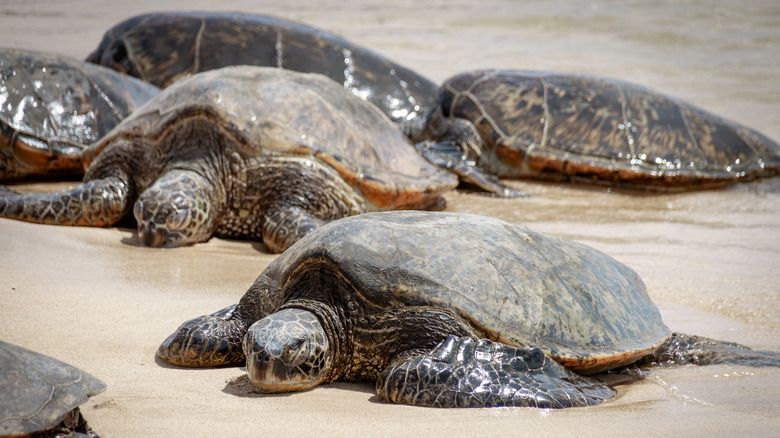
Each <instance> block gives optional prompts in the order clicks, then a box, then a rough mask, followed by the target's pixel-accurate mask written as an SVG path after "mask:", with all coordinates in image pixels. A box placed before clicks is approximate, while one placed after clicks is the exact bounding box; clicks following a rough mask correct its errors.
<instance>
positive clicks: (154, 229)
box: [138, 222, 171, 248]
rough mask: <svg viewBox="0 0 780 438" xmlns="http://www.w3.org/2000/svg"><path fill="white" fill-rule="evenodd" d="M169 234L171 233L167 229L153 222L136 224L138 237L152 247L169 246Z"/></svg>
mask: <svg viewBox="0 0 780 438" xmlns="http://www.w3.org/2000/svg"><path fill="white" fill-rule="evenodd" d="M170 236H171V233H169V232H168V230H167V229H165V228H164V227H158V226H157V224H155V223H154V222H148V223H139V224H138V237H139V238H140V239H141V242H142V243H143V244H144V245H145V246H151V247H153V248H160V247H163V246H170V243H171V242H170V240H171V239H169V237H170Z"/></svg>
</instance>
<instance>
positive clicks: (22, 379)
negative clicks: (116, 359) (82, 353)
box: [0, 341, 106, 437]
mask: <svg viewBox="0 0 780 438" xmlns="http://www.w3.org/2000/svg"><path fill="white" fill-rule="evenodd" d="M0 370H2V372H0V435H1V436H7V435H13V436H29V435H32V434H35V436H55V435H56V436H68V437H86V436H91V437H95V436H97V435H95V434H94V432H92V429H90V427H89V426H88V425H87V422H86V421H85V420H84V418H83V417H82V416H81V413H80V412H79V405H81V404H83V403H84V402H86V401H87V399H88V398H89V397H91V396H93V395H95V394H98V393H100V392H103V390H105V389H106V385H105V383H103V382H101V381H100V380H98V379H97V378H95V377H93V376H91V375H90V374H87V373H86V372H84V371H81V370H80V369H78V368H75V367H73V366H71V365H68V364H66V363H64V362H60V361H59V360H57V359H54V358H51V357H49V356H44V355H42V354H39V353H36V352H34V351H30V350H28V349H26V348H22V347H19V346H17V345H12V344H9V343H7V342H3V341H0Z"/></svg>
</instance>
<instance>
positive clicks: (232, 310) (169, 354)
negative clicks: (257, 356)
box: [157, 305, 247, 367]
mask: <svg viewBox="0 0 780 438" xmlns="http://www.w3.org/2000/svg"><path fill="white" fill-rule="evenodd" d="M236 307H237V306H236V305H232V306H229V307H226V308H224V309H222V310H220V311H218V312H214V313H212V314H211V315H205V316H200V317H198V318H194V319H191V320H189V321H187V322H185V323H184V324H182V325H181V326H180V327H179V328H178V329H176V331H175V332H174V333H173V334H172V335H170V336H168V338H167V339H166V340H165V341H163V343H162V344H161V345H160V347H159V348H158V349H157V357H159V358H160V359H162V360H164V361H166V362H168V363H170V364H173V365H178V366H182V367H215V366H220V365H233V364H239V363H242V362H243V361H244V352H243V350H242V346H241V345H242V341H243V339H244V334H245V333H246V331H247V324H246V322H245V321H244V320H243V319H242V318H240V317H238V316H237V315H236Z"/></svg>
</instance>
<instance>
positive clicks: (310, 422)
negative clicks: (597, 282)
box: [0, 0, 780, 437]
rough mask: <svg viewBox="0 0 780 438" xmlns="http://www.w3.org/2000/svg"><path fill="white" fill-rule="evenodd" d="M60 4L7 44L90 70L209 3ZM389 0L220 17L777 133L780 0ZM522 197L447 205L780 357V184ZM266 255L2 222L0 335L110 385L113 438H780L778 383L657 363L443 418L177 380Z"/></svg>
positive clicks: (108, 415) (354, 399)
mask: <svg viewBox="0 0 780 438" xmlns="http://www.w3.org/2000/svg"><path fill="white" fill-rule="evenodd" d="M65 3H66V2H61V3H56V4H52V3H50V2H43V1H26V2H21V1H2V2H1V3H0V45H2V46H10V47H21V48H29V49H37V50H45V51H49V52H54V53H62V54H67V55H71V56H74V57H77V58H83V57H85V56H86V55H87V54H88V53H89V52H90V51H91V50H92V49H93V48H94V47H95V46H96V45H97V43H98V41H99V40H100V37H101V36H102V33H103V32H104V31H105V30H106V29H107V28H108V27H110V26H111V25H112V24H114V23H115V22H117V21H119V20H121V19H123V18H125V17H128V16H130V15H132V14H136V13H141V12H147V11H152V10H173V9H184V8H187V9H198V10H209V9H214V6H211V5H210V3H211V2H205V1H188V2H184V1H154V2H152V1H145V0H137V1H134V2H124V4H122V5H119V6H116V7H115V8H107V7H105V6H103V2H98V1H95V0H90V1H71V2H67V5H66V4H65ZM383 3H384V2H379V1H372V2H358V1H352V0H348V1H346V2H334V1H330V0H329V1H325V2H317V1H308V2H303V1H291V2H287V3H286V4H285V5H277V4H273V3H272V2H255V1H252V2H250V1H243V2H241V1H236V2H223V3H222V4H220V5H219V6H218V7H219V8H220V9H223V10H234V11H238V10H240V11H246V12H255V13H268V14H273V15H278V16H282V17H286V18H291V19H297V20H301V21H305V22H308V23H310V24H314V25H318V26H320V27H323V28H325V29H328V30H331V31H334V32H337V33H339V34H341V35H343V36H345V37H347V38H350V39H353V40H354V41H356V42H359V43H362V44H364V45H366V46H368V47H371V48H373V49H375V50H377V51H379V52H380V53H383V54H385V55H387V56H389V57H391V58H392V59H394V60H396V61H398V62H400V63H402V64H404V65H406V66H408V67H411V68H414V69H415V70H417V71H419V72H420V73H422V74H424V75H426V76H429V77H430V78H431V79H434V80H436V81H441V80H444V79H446V78H447V77H449V76H450V75H452V74H455V73H458V72H461V71H466V70H470V69H474V68H480V67H506V68H528V69H542V70H555V71H577V72H586V73H593V74H601V75H609V76H612V77H616V78H620V79H625V80H630V81H633V82H637V83H640V84H643V85H646V86H649V87H652V88H654V89H656V90H658V91H663V92H666V93H668V94H672V95H675V96H678V97H681V98H684V99H686V100H688V101H690V102H692V103H695V104H698V105H701V106H703V107H705V108H707V109H708V110H710V111H713V112H715V113H717V114H721V115H723V116H726V117H728V118H731V119H734V120H736V121H739V122H742V123H745V124H748V125H749V126H752V127H754V128H757V129H759V130H761V131H762V132H764V133H765V134H767V135H769V136H770V137H772V138H774V139H780V82H778V81H777V78H778V77H780V5H778V4H777V2H775V1H772V0H769V1H749V2H747V3H744V4H740V5H739V6H737V5H734V6H731V5H730V3H729V2H727V1H725V0H724V1H720V2H718V1H716V2H703V1H702V2H686V3H679V2H660V3H659V2H653V1H634V2H614V4H612V3H609V2H602V3H596V4H593V5H580V2H575V1H571V2H567V1H552V2H540V3H539V4H534V3H530V2H517V1H496V0H488V1H482V2H463V1H454V2H453V1H447V2H424V1H415V2H412V1H397V2H394V3H393V6H392V7H391V8H388V7H385V6H380V5H381V4H383ZM477 3H478V4H477ZM264 4H265V5H264ZM511 184H512V185H513V186H515V187H517V188H521V189H523V190H525V191H526V192H527V193H528V194H529V195H530V198H529V199H525V200H517V199H515V200H502V199H493V198H489V197H486V196H482V195H479V194H475V193H467V192H455V193H451V194H448V195H447V196H446V198H447V201H448V207H447V210H448V211H459V212H468V213H479V214H487V215H491V216H495V217H499V218H501V219H503V220H507V221H509V222H513V223H518V224H523V225H527V226H530V227H532V228H534V229H537V230H540V231H545V232H548V233H552V234H555V235H559V236H562V237H565V238H569V239H574V240H577V241H580V242H583V243H585V244H588V245H591V246H593V247H596V248H598V249H600V250H602V251H604V252H606V253H608V254H610V255H611V256H613V257H615V258H617V259H618V260H620V261H622V262H624V263H626V264H628V265H629V266H631V267H633V268H634V269H636V270H637V271H638V272H639V273H640V275H641V276H642V277H643V279H644V280H645V282H646V284H647V286H648V290H649V292H650V295H651V296H652V298H653V299H654V300H655V301H656V303H657V305H658V306H659V308H660V309H661V312H662V314H663V317H664V319H665V321H666V323H667V325H669V327H670V328H672V329H673V330H677V331H682V332H686V333H692V334H694V333H695V334H699V335H705V336H710V337H716V338H720V339H726V340H731V341H737V342H741V343H744V344H747V345H750V346H753V347H756V348H764V349H773V350H780V286H778V285H779V284H780V245H778V244H780V178H775V179H772V180H767V181H758V182H753V183H748V184H743V185H738V186H734V187H730V188H727V189H722V190H713V191H701V192H691V193H676V194H668V193H653V194H648V193H641V192H625V191H620V190H608V189H605V188H602V187H593V186H575V185H565V184H546V183H536V182H524V181H516V182H512V183H511ZM60 186H61V185H60ZM58 187H59V186H58ZM50 188H51V187H50V185H49V184H45V183H42V184H28V185H23V186H20V187H17V189H19V190H23V191H41V190H49V189H50ZM273 258H274V256H273V255H270V254H268V253H267V252H266V251H265V249H264V247H263V245H262V244H256V243H252V242H244V241H230V240H223V239H212V240H211V241H209V242H208V243H205V244H201V245H196V246H193V247H188V248H176V249H164V250H161V249H150V248H143V247H139V246H137V244H136V236H135V231H134V230H132V229H130V228H109V229H80V228H68V227H53V226H43V225H33V224H26V223H21V222H15V221H9V220H4V219H0V320H2V324H1V325H0V339H3V340H6V341H9V342H13V343H16V344H20V345H22V346H25V347H28V348H32V349H34V350H37V351H40V352H43V353H46V354H49V355H52V356H54V357H57V358H59V359H61V360H64V361H67V362H69V363H72V364H74V365H76V366H79V367H81V368H83V369H85V370H87V371H89V372H90V373H92V374H93V375H95V376H97V377H99V378H100V379H102V380H104V381H105V382H106V383H107V385H108V389H107V390H106V391H105V392H104V393H102V394H100V395H98V396H95V397H93V398H92V399H91V400H90V401H89V402H88V403H87V404H86V405H85V406H84V407H83V412H84V414H85V415H86V417H87V419H88V421H89V423H90V424H91V425H92V427H93V428H94V429H95V430H96V431H97V432H98V433H100V434H101V435H102V436H105V437H131V436H211V435H222V436H248V435H257V434H264V435H270V436H277V435H293V434H296V435H305V436H311V435H317V436H329V435H337V436H358V435H369V436H401V435H403V436H409V435H417V436H444V435H450V436H451V435H458V436H460V435H474V434H477V433H481V434H483V435H500V436H505V435H518V434H520V433H521V432H522V433H523V434H525V435H528V436H552V435H555V436H561V435H573V434H577V435H582V436H599V437H603V436H625V435H632V436H649V435H658V434H661V435H671V434H675V435H683V436H691V435H694V436H734V435H737V434H739V435H747V436H773V435H774V436H776V434H777V431H778V430H780V403H779V402H778V400H780V370H778V369H752V368H744V367H732V366H712V367H685V368H677V369H668V370H655V371H653V372H652V373H650V375H649V376H648V377H647V378H646V379H644V380H641V381H635V382H631V383H625V384H620V385H618V386H617V387H616V388H617V390H618V395H617V396H616V397H615V398H613V399H611V400H608V401H607V402H605V403H603V404H602V405H600V406H596V407H592V408H579V409H568V410H560V411H550V410H539V409H523V408H498V409H481V410H480V409H472V410H454V409H453V410H444V409H429V408H419V407H408V406H394V405H390V404H385V403H382V402H381V401H379V400H378V398H377V397H376V396H375V394H374V391H373V386H372V385H371V384H349V383H337V384H332V385H326V386H323V387H319V388H316V389H314V390H312V391H308V392H303V393H295V394H286V395H274V396H267V395H261V394H255V393H253V392H252V391H251V389H250V385H249V384H248V381H247V379H246V378H245V376H244V374H245V373H244V371H243V370H242V369H241V368H219V369H198V370H191V369H179V368H172V367H169V366H167V365H165V364H163V363H161V362H159V361H156V360H155V357H154V352H155V350H156V348H157V345H158V344H159V343H160V342H161V341H162V340H163V339H164V338H165V337H166V336H167V335H168V334H169V333H170V332H172V331H173V330H174V329H175V328H176V327H177V326H178V325H179V324H180V323H181V322H183V321H184V320H186V319H189V318H192V317H194V316H198V315H201V314H204V313H210V312H212V311H215V310H217V309H220V308H222V307H224V306H226V305H229V304H232V303H235V302H236V301H237V300H238V299H239V298H240V296H241V295H242V294H243V292H244V291H245V290H246V288H247V287H248V286H249V285H250V284H251V282H252V281H253V280H254V279H255V278H256V277H257V275H258V274H259V273H260V272H261V271H262V269H263V268H264V267H265V266H266V265H267V264H268V263H269V262H270V261H271V260H273Z"/></svg>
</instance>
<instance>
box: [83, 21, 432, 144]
mask: <svg viewBox="0 0 780 438" xmlns="http://www.w3.org/2000/svg"><path fill="white" fill-rule="evenodd" d="M171 48H174V49H173V50H172V49H171ZM87 60H88V61H90V62H94V63H97V64H101V65H105V66H107V67H111V68H114V69H116V70H118V71H121V72H123V73H127V74H130V75H133V76H136V77H139V78H142V79H143V80H145V81H148V82H150V83H152V84H155V85H157V86H159V87H167V86H169V85H170V84H172V83H173V82H174V81H176V80H178V79H180V78H182V77H184V76H186V75H189V74H194V73H198V72H204V71H208V70H213V69H217V68H222V67H227V66H230V65H257V66H265V67H278V68H284V69H288V70H294V71H301V72H307V73H320V74H324V75H326V76H328V77H330V78H331V79H333V80H334V81H336V82H338V83H339V84H342V85H343V86H344V87H345V88H346V89H348V90H350V91H351V92H352V93H353V94H355V95H356V96H358V97H360V98H361V99H364V100H367V101H368V102H371V103H372V104H374V105H376V106H377V107H378V108H380V109H381V110H382V111H383V112H384V113H385V114H386V115H387V116H389V117H390V118H391V119H392V120H393V121H394V122H396V123H399V124H401V125H402V126H404V125H406V124H407V123H411V122H414V121H419V123H418V125H420V126H421V125H422V121H423V120H424V117H425V115H426V114H427V112H428V110H429V109H430V108H431V107H432V106H433V105H434V103H435V100H436V93H437V89H438V86H437V85H436V84H434V83H433V82H431V81H430V80H428V79H426V78H424V77H422V76H420V75H419V74H417V73H415V72H413V71H411V70H409V69H407V68H405V67H403V66H401V65H399V64H397V63H395V62H393V61H390V60H389V59H387V58H385V57H384V56H382V55H379V54H378V53H375V52H373V51H371V50H369V49H367V48H365V47H362V46H359V45H357V44H354V43H352V42H349V41H347V40H345V39H343V38H341V37H339V36H337V35H334V34H331V33H329V32H326V31H323V30H320V29H317V28H314V27H311V26H307V25H305V24H301V23H296V22H292V21H288V20H283V19H280V18H275V17H269V16H265V15H252V14H237V13H213V12H179V13H149V14H143V15H139V16H135V17H132V18H129V19H127V20H125V21H123V22H121V23H118V24H117V25H115V26H114V27H113V28H111V29H109V30H108V31H107V32H106V33H105V35H104V37H103V40H102V41H101V42H100V45H99V46H98V47H97V49H95V51H94V52H93V53H92V54H90V55H89V57H87ZM410 129H411V128H410Z"/></svg>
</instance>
